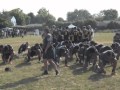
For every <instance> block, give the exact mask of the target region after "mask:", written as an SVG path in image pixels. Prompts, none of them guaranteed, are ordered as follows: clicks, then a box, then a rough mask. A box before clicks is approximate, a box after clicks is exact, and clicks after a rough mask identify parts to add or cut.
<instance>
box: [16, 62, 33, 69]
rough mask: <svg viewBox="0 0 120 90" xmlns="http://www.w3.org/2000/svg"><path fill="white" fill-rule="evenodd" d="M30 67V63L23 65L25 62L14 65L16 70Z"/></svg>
mask: <svg viewBox="0 0 120 90" xmlns="http://www.w3.org/2000/svg"><path fill="white" fill-rule="evenodd" d="M30 65H31V63H25V62H23V63H20V64H18V65H16V66H15V67H16V68H22V67H24V66H30Z"/></svg>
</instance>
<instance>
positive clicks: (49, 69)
mask: <svg viewBox="0 0 120 90" xmlns="http://www.w3.org/2000/svg"><path fill="white" fill-rule="evenodd" d="M52 69H54V68H53V65H48V71H51V70H52ZM41 71H44V66H42V67H41Z"/></svg>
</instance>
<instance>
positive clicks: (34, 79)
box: [0, 77, 38, 90]
mask: <svg viewBox="0 0 120 90" xmlns="http://www.w3.org/2000/svg"><path fill="white" fill-rule="evenodd" d="M36 81H38V78H37V77H29V78H25V79H22V80H20V81H17V82H13V83H7V84H5V85H3V86H0V89H4V90H6V89H8V88H15V87H17V86H19V85H25V84H29V83H32V82H36Z"/></svg>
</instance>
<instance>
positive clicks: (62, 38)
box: [0, 25, 120, 75]
mask: <svg viewBox="0 0 120 90" xmlns="http://www.w3.org/2000/svg"><path fill="white" fill-rule="evenodd" d="M71 37H72V38H73V39H72V38H71ZM93 37H94V31H93V29H92V27H91V26H90V25H88V28H87V27H86V26H83V28H82V29H80V28H73V29H71V30H69V29H68V28H66V29H65V30H58V31H57V30H55V28H54V29H53V30H50V29H49V28H46V29H44V33H43V43H42V44H39V43H36V44H35V45H33V46H32V47H29V43H28V42H26V43H25V44H22V45H21V46H20V47H19V49H18V54H20V53H22V52H24V51H26V50H28V52H27V62H29V61H30V59H31V57H33V56H38V59H39V61H40V60H41V57H42V58H43V63H44V72H43V75H47V74H48V64H51V65H52V66H53V67H54V70H55V74H56V75H58V74H59V70H58V67H59V62H60V57H65V66H68V62H69V60H70V59H71V58H72V56H73V55H75V56H76V62H78V61H79V63H80V64H82V65H83V68H84V69H87V68H88V65H89V64H91V63H92V65H93V66H92V68H93V69H94V70H97V72H99V73H106V71H105V70H104V67H105V66H106V65H107V64H111V65H112V67H113V68H112V73H111V74H112V75H114V74H115V69H116V66H117V60H118V59H119V56H120V44H119V43H117V42H113V44H112V45H111V46H105V45H103V44H98V43H96V42H95V41H93ZM6 48H8V49H6ZM0 51H1V53H2V59H3V61H4V62H5V63H6V62H9V63H10V62H11V61H12V58H13V55H14V51H13V48H12V47H11V46H10V45H5V46H3V45H1V46H0ZM98 58H99V60H98ZM97 62H98V63H97Z"/></svg>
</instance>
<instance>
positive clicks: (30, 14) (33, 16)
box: [27, 12, 35, 24]
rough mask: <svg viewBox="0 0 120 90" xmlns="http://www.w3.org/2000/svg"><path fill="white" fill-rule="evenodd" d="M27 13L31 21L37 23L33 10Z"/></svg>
mask: <svg viewBox="0 0 120 90" xmlns="http://www.w3.org/2000/svg"><path fill="white" fill-rule="evenodd" d="M27 15H28V16H29V17H30V23H31V24H33V23H35V15H34V14H33V13H32V12H30V13H28V14H27Z"/></svg>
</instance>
